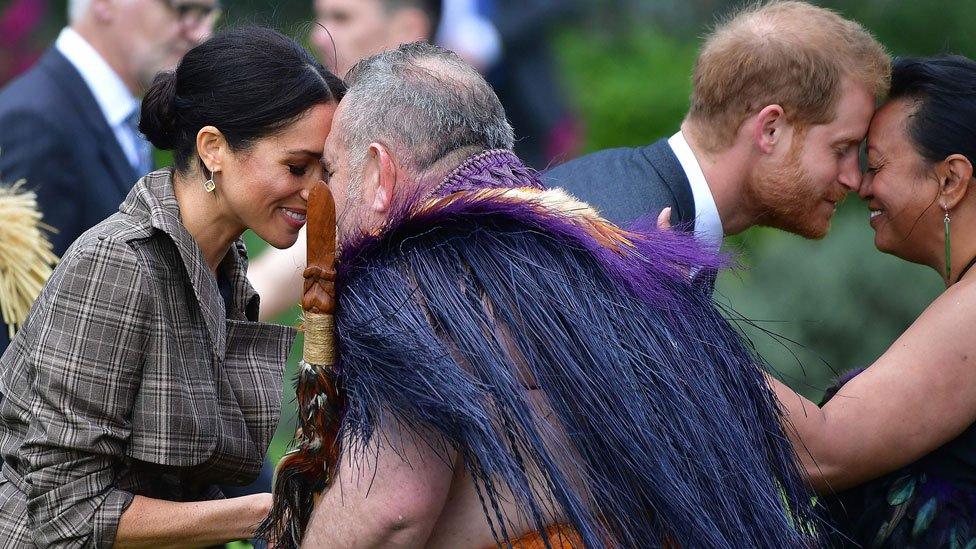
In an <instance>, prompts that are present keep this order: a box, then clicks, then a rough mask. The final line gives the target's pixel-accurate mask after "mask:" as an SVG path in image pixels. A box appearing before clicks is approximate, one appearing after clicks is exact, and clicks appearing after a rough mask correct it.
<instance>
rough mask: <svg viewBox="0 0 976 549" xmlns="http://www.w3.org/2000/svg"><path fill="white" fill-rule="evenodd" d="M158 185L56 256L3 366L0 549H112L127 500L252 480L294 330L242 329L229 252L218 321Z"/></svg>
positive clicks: (196, 493)
mask: <svg viewBox="0 0 976 549" xmlns="http://www.w3.org/2000/svg"><path fill="white" fill-rule="evenodd" d="M171 181H172V180H171V174H170V172H169V171H167V170H161V171H157V172H153V173H151V174H149V175H147V176H146V177H144V178H142V179H140V180H139V182H138V183H137V184H136V186H135V187H134V189H133V190H132V192H131V193H130V194H129V196H128V198H126V200H125V202H124V203H123V204H122V206H121V207H120V213H117V214H115V215H113V216H112V217H110V218H108V219H106V220H105V221H103V222H102V223H100V224H99V225H97V226H95V227H94V228H92V229H91V230H89V231H88V232H86V233H85V234H84V235H82V236H81V237H80V238H79V239H78V240H77V241H76V242H75V243H74V244H73V245H72V246H71V248H69V249H68V251H67V252H66V253H65V256H64V258H63V260H62V263H61V265H59V266H58V268H57V269H56V271H55V273H54V275H53V276H52V277H51V280H50V281H49V282H48V284H47V285H46V286H45V288H44V290H43V292H42V293H41V296H40V297H39V298H38V300H37V303H36V304H35V305H34V307H33V309H32V310H31V312H30V315H29V316H28V319H27V322H26V324H25V326H24V329H23V330H22V331H21V332H20V333H19V334H18V335H17V337H16V338H15V339H14V341H13V342H12V343H11V346H10V348H9V349H8V350H7V352H6V353H5V354H4V355H3V357H2V358H0V393H3V395H4V399H3V402H2V405H0V449H2V452H3V458H4V461H6V464H5V465H4V468H3V475H2V476H0V539H2V540H3V542H4V543H3V546H4V547H10V546H32V545H37V546H40V547H51V546H57V547H88V546H96V547H106V546H110V545H111V544H112V542H113V540H114V539H115V532H116V528H117V525H118V520H119V517H120V516H121V514H122V512H123V511H124V510H125V509H126V508H127V506H128V505H129V504H130V503H131V500H132V497H133V494H142V495H146V496H149V497H155V498H161V499H169V500H174V501H194V500H204V499H214V498H219V497H222V496H221V493H220V491H219V490H218V489H216V488H215V487H213V484H216V483H223V484H237V483H245V482H248V481H250V480H251V479H253V478H254V477H255V476H256V475H257V474H258V471H259V470H260V468H261V464H262V461H263V459H264V455H265V452H266V451H267V448H268V444H269V443H270V440H271V436H272V434H273V433H274V429H275V427H276V426H277V422H278V417H279V412H280V405H281V402H280V398H281V397H280V395H281V376H282V372H283V367H284V363H285V359H286V356H287V353H288V351H289V349H290V348H291V343H292V340H293V338H294V332H293V330H291V329H289V328H286V327H283V326H273V325H268V324H259V323H257V322H254V321H253V320H254V319H256V318H257V307H258V299H257V295H256V294H255V293H254V290H253V289H252V288H251V286H250V285H249V284H248V282H247V279H246V276H245V273H246V268H247V257H246V251H245V249H244V245H243V243H242V242H240V241H238V242H237V244H236V245H235V246H234V247H232V249H231V250H230V252H229V253H228V255H227V257H226V258H225V260H224V262H223V263H222V264H221V266H220V269H221V270H222V273H223V274H224V275H225V276H227V277H228V279H229V280H230V281H231V287H232V288H233V297H232V307H231V308H230V310H229V311H228V310H226V308H225V306H224V300H223V299H222V297H221V295H220V292H219V290H218V288H217V283H216V279H215V278H214V276H213V275H212V274H211V273H210V271H209V269H208V268H207V265H206V263H205V261H204V258H203V255H202V253H201V252H200V250H199V248H198V247H197V245H196V243H195V242H194V241H193V239H192V237H191V236H190V234H189V233H188V232H187V231H186V229H185V228H184V227H183V225H182V223H180V219H179V207H178V204H177V202H176V198H175V196H174V195H173V189H172V182H171ZM160 519H164V517H160Z"/></svg>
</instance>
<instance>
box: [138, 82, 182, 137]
mask: <svg viewBox="0 0 976 549" xmlns="http://www.w3.org/2000/svg"><path fill="white" fill-rule="evenodd" d="M175 104H176V73H175V72H173V71H163V72H161V73H159V74H157V75H156V78H154V79H153V83H152V85H151V86H150V87H149V91H148V92H146V96H145V97H143V98H142V113H141V115H140V118H139V131H140V132H142V134H143V135H145V136H146V139H148V140H149V142H150V143H152V144H153V146H155V147H156V148H157V149H162V150H164V151H165V150H172V149H173V148H174V147H175V146H176V141H177V135H176V132H177V129H176V128H177V124H176V105H175Z"/></svg>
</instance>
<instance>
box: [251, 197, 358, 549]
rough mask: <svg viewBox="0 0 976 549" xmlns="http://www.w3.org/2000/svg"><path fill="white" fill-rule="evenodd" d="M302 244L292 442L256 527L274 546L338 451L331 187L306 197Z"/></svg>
mask: <svg viewBox="0 0 976 549" xmlns="http://www.w3.org/2000/svg"><path fill="white" fill-rule="evenodd" d="M307 215H308V248H307V257H308V259H307V262H308V263H307V266H306V269H305V272H304V277H305V291H304V293H303V295H302V312H303V324H304V327H305V344H304V348H303V353H302V354H303V360H302V362H301V365H300V366H301V370H300V372H299V376H298V387H297V388H296V391H295V394H296V397H297V400H298V423H299V431H298V434H297V439H298V444H297V447H296V448H295V450H293V451H291V452H289V453H288V454H287V455H286V456H285V457H284V458H282V460H281V462H280V463H279V464H278V471H277V474H276V479H275V497H274V504H273V507H272V510H271V515H270V516H269V518H268V521H267V522H266V523H265V526H264V527H262V531H263V532H266V533H268V534H270V536H271V537H272V539H274V540H276V542H277V544H278V546H279V547H297V546H298V545H299V544H300V543H301V539H302V537H303V534H304V532H305V528H306V527H307V526H308V522H309V520H310V519H311V516H312V508H313V505H314V501H315V496H316V494H318V493H320V492H322V490H324V489H325V488H326V487H328V485H329V484H330V483H331V481H332V476H333V474H334V472H335V468H336V466H337V464H338V461H339V456H340V455H341V449H340V444H339V440H338V437H339V427H340V419H341V417H340V416H341V411H342V409H343V407H344V405H345V399H344V397H343V394H342V392H341V390H340V388H339V387H338V386H337V380H336V371H335V365H336V350H335V320H334V317H333V314H334V313H335V306H336V296H335V254H336V216H335V202H334V201H333V199H332V193H331V192H330V191H329V187H328V186H327V185H326V184H325V183H324V182H319V183H318V184H316V186H315V187H314V188H313V189H312V191H311V193H310V194H309V197H308V212H307Z"/></svg>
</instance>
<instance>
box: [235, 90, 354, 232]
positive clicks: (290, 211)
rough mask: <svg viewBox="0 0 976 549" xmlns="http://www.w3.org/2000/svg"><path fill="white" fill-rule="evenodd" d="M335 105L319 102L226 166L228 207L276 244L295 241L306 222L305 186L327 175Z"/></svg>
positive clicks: (237, 155) (241, 219) (239, 154)
mask: <svg viewBox="0 0 976 549" xmlns="http://www.w3.org/2000/svg"><path fill="white" fill-rule="evenodd" d="M335 109H336V103H326V104H321V105H316V106H314V107H312V108H311V109H309V110H308V111H307V112H306V113H305V114H304V115H302V116H301V117H300V118H298V119H297V120H295V121H294V122H292V123H291V124H290V125H288V126H286V127H285V128H284V129H282V130H281V131H280V132H277V133H276V134H275V135H271V136H269V137H265V138H262V139H259V140H258V141H256V142H255V143H254V144H253V145H251V146H250V147H248V148H247V149H246V150H243V151H240V152H238V153H234V154H232V155H231V158H232V159H231V161H230V162H226V163H224V165H223V166H221V172H222V173H221V192H222V194H223V197H224V198H225V199H226V202H227V207H228V209H229V210H230V211H229V212H228V213H230V214H231V215H232V216H233V217H234V218H236V220H238V221H239V223H240V225H241V226H242V227H243V228H246V229H251V230H253V231H254V232H255V233H257V235H258V236H260V237H261V238H262V239H264V240H265V241H266V242H267V243H269V244H271V245H272V246H274V247H276V248H287V247H289V246H291V245H292V244H294V243H295V240H296V239H297V238H298V231H299V229H301V228H302V227H303V226H304V225H305V213H306V204H305V198H304V197H303V196H302V191H304V190H305V189H307V188H309V187H310V185H311V184H313V183H315V182H316V181H319V180H321V179H322V165H321V159H322V150H323V149H324V147H325V138H326V137H327V136H328V134H329V131H330V130H331V128H332V116H333V114H334V113H335Z"/></svg>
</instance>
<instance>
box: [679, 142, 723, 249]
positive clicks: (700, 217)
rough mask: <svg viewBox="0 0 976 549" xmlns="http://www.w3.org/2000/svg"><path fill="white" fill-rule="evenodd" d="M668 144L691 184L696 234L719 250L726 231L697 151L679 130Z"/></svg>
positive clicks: (702, 240)
mask: <svg viewBox="0 0 976 549" xmlns="http://www.w3.org/2000/svg"><path fill="white" fill-rule="evenodd" d="M668 145H670V146H671V150H673V151H674V155H675V156H676V157H678V163H679V164H681V169H682V170H684V172H685V176H686V177H687V178H688V183H689V184H691V196H692V197H693V198H694V200H695V236H696V237H697V238H698V239H699V240H700V241H701V242H704V243H705V244H707V245H708V246H710V247H712V248H713V249H715V250H718V249H719V248H721V246H722V239H723V238H724V237H725V231H724V230H723V229H722V218H721V217H719V214H718V206H716V205H715V197H714V196H712V190H711V189H710V188H709V187H708V182H707V181H705V173H704V172H702V169H701V165H700V164H699V163H698V159H697V158H695V152H694V151H692V150H691V146H690V145H688V141H687V140H686V139H685V136H684V135H683V134H682V133H681V132H680V131H679V132H678V133H676V134H674V135H672V136H671V137H670V138H669V139H668Z"/></svg>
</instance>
